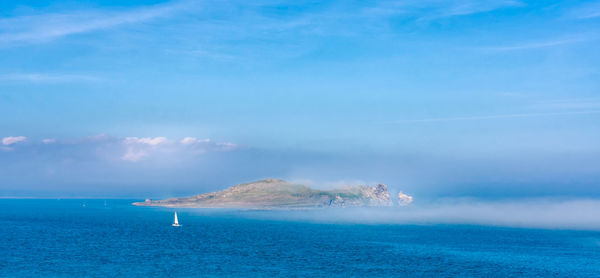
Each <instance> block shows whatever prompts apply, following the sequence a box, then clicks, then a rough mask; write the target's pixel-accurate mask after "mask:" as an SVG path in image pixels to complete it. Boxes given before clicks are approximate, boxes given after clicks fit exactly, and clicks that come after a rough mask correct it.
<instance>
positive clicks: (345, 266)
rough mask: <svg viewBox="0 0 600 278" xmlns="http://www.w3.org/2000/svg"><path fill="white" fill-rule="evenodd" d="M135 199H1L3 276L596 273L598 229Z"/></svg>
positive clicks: (599, 267)
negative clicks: (366, 218)
mask: <svg viewBox="0 0 600 278" xmlns="http://www.w3.org/2000/svg"><path fill="white" fill-rule="evenodd" d="M133 201H138V200H106V201H105V200H99V199H94V200H74V199H63V200H34V199H27V200H16V199H3V200H0V277H86V276H90V277H196V276H201V277H207V276H229V277H232V276H233V277H264V276H281V277H298V276H301V277H415V276H416V277H454V276H461V277H600V232H596V231H569V230H544V229H523V228H501V227H486V226H473V225H447V224H446V225H403V224H360V223H335V221H332V222H331V223H326V222H312V221H304V220H297V219H296V220H293V218H292V219H288V218H286V214H285V212H269V211H233V210H207V209H185V210H178V211H177V212H178V215H179V221H180V223H181V224H182V225H183V226H181V227H172V226H171V223H172V221H173V211H174V210H173V209H167V208H149V207H134V206H131V205H130V203H131V202H133ZM105 202H106V203H105ZM84 205H85V206H84ZM297 213H298V212H297ZM300 213H301V212H300ZM310 213H315V211H312V212H310ZM316 213H319V212H316Z"/></svg>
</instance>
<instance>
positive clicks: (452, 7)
mask: <svg viewBox="0 0 600 278" xmlns="http://www.w3.org/2000/svg"><path fill="white" fill-rule="evenodd" d="M435 2H438V3H445V5H446V6H441V8H440V9H438V10H437V11H436V12H435V13H433V14H432V15H429V16H427V15H426V16H423V17H422V19H435V18H443V17H453V16H464V15H471V14H477V13H483V12H489V11H493V10H497V9H501V8H507V7H519V6H523V5H524V4H523V3H521V2H520V1H513V0H499V1H441V2H439V1H435Z"/></svg>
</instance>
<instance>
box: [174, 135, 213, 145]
mask: <svg viewBox="0 0 600 278" xmlns="http://www.w3.org/2000/svg"><path fill="white" fill-rule="evenodd" d="M180 142H181V144H184V145H191V144H196V143H209V142H210V139H208V138H206V139H203V140H199V139H198V138H195V137H185V138H183V139H181V141H180Z"/></svg>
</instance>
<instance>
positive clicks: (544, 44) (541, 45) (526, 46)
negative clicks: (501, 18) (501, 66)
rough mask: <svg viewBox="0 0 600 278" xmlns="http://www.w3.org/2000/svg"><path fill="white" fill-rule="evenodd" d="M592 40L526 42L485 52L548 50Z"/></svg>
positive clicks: (569, 39) (491, 48) (490, 48)
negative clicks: (547, 48)
mask: <svg viewBox="0 0 600 278" xmlns="http://www.w3.org/2000/svg"><path fill="white" fill-rule="evenodd" d="M588 40H590V38H561V39H555V40H547V41H537V42H524V43H519V44H513V45H505V46H492V47H484V48H483V49H485V50H490V51H517V50H527V49H538V48H546V47H553V46H559V45H566V44H573V43H579V42H584V41H588Z"/></svg>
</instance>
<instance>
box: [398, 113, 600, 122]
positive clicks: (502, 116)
mask: <svg viewBox="0 0 600 278" xmlns="http://www.w3.org/2000/svg"><path fill="white" fill-rule="evenodd" d="M589 114H600V110H589V111H567V112H548V113H517V114H498V115H480V116H466V117H443V118H425V119H412V120H410V119H409V120H399V121H395V122H393V123H419V122H455V121H474V120H493V119H510V118H534V117H550V116H563V115H589Z"/></svg>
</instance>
